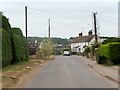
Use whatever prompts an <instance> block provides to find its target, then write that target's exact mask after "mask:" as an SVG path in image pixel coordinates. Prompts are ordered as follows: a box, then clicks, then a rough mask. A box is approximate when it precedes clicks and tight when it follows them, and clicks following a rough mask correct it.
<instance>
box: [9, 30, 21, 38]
mask: <svg viewBox="0 0 120 90" xmlns="http://www.w3.org/2000/svg"><path fill="white" fill-rule="evenodd" d="M11 30H12V32H13V34H16V35H19V36H21V37H23V34H22V31H21V29H20V28H11Z"/></svg>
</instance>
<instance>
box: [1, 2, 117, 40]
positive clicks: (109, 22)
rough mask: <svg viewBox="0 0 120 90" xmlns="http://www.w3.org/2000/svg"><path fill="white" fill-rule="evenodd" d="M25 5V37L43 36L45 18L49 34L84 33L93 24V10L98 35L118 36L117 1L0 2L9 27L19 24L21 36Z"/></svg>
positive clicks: (44, 33)
mask: <svg viewBox="0 0 120 90" xmlns="http://www.w3.org/2000/svg"><path fill="white" fill-rule="evenodd" d="M25 5H27V6H28V36H38V37H47V36H48V19H49V18H50V19H51V36H52V37H61V38H69V37H75V36H77V35H78V34H79V33H80V32H83V35H87V34H88V31H89V30H90V29H92V30H93V31H94V26H93V12H97V26H98V34H99V35H100V36H118V2H117V0H106V2H105V0H102V1H100V2H99V0H98V1H97V2H95V0H89V2H88V0H84V2H83V1H82V0H74V2H73V1H72V0H70V1H67V0H62V1H60V0H51V2H50V1H49V2H48V0H44V2H43V0H34V1H33V0H29V1H27V0H26V1H23V0H22V1H20V2H16V1H15V0H13V1H11V2H10V1H7V0H5V1H4V2H1V5H0V8H1V11H3V12H4V15H5V16H7V17H8V18H9V21H10V24H11V26H12V27H19V28H21V29H22V31H23V34H24V35H25V30H24V28H25V26H24V6H25Z"/></svg>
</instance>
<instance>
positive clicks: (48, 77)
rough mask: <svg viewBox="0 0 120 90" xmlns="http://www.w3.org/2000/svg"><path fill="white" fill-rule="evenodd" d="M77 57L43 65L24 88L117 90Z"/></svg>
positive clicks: (63, 57) (110, 82)
mask: <svg viewBox="0 0 120 90" xmlns="http://www.w3.org/2000/svg"><path fill="white" fill-rule="evenodd" d="M117 87H118V86H117V84H116V83H114V82H112V81H110V80H108V79H106V78H105V77H103V76H101V75H99V74H98V73H96V72H95V71H94V70H92V68H90V67H89V66H88V65H87V64H85V63H84V62H82V61H81V58H80V57H78V56H57V57H56V59H55V60H54V61H52V62H50V63H48V64H47V65H45V66H44V67H43V68H42V69H40V71H39V72H38V73H37V75H36V76H35V77H34V78H33V79H32V80H31V81H30V82H29V83H28V85H27V87H26V88H117Z"/></svg>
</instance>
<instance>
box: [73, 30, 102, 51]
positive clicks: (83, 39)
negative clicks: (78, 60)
mask: <svg viewBox="0 0 120 90" xmlns="http://www.w3.org/2000/svg"><path fill="white" fill-rule="evenodd" d="M98 41H100V38H99V37H98ZM94 42H95V35H93V34H92V30H90V31H89V32H88V35H86V36H83V34H82V32H81V33H79V36H78V37H76V38H75V39H73V41H72V43H71V50H72V52H77V53H78V52H81V53H82V52H83V51H84V50H85V47H86V46H90V45H91V44H93V43H94Z"/></svg>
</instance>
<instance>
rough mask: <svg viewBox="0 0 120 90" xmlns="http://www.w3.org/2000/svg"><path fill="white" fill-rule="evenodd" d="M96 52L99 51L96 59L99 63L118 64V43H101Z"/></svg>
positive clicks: (119, 55)
mask: <svg viewBox="0 0 120 90" xmlns="http://www.w3.org/2000/svg"><path fill="white" fill-rule="evenodd" d="M97 53H99V56H98V57H97V58H96V60H98V61H97V62H99V63H101V64H102V63H108V64H120V43H117V42H116V43H108V44H105V45H102V46H100V47H99V48H98V52H97ZM96 56H97V55H96Z"/></svg>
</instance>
